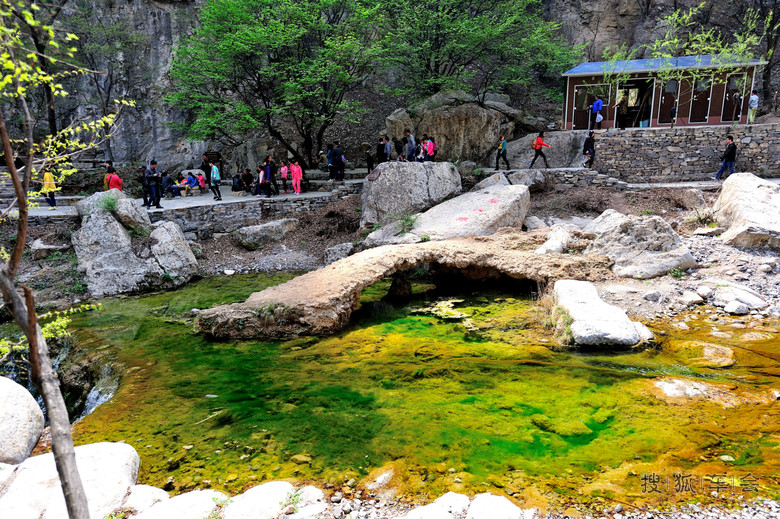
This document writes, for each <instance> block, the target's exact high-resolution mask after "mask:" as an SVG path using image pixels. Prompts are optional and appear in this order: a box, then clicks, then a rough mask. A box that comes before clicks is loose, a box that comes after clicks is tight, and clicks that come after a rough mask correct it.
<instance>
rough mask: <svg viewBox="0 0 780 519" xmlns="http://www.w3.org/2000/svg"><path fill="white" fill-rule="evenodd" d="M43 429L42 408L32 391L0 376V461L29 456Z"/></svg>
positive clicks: (15, 460)
mask: <svg viewBox="0 0 780 519" xmlns="http://www.w3.org/2000/svg"><path fill="white" fill-rule="evenodd" d="M42 432H43V412H42V411H41V408H40V407H38V404H37V402H36V401H35V399H34V398H33V397H32V395H31V394H30V392H29V391H27V390H26V389H25V388H24V387H22V386H20V385H19V384H17V383H16V382H14V381H13V380H11V379H10V378H6V377H0V438H2V441H0V463H10V464H12V465H17V464H19V463H21V462H23V461H24V460H26V459H27V457H28V456H29V455H30V452H32V450H33V448H34V447H35V444H36V443H38V439H39V438H40V437H41V433H42Z"/></svg>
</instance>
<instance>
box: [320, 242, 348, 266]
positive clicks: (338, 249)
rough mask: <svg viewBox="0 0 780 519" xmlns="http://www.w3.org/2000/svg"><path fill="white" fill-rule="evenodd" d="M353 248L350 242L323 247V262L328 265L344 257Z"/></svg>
mask: <svg viewBox="0 0 780 519" xmlns="http://www.w3.org/2000/svg"><path fill="white" fill-rule="evenodd" d="M354 250H355V246H354V245H353V244H351V243H339V244H338V245H334V246H333V247H328V248H327V249H325V256H324V263H325V264H326V265H330V264H331V263H333V262H336V261H338V260H340V259H344V258H346V257H347V256H349V255H350V254H352V251H354Z"/></svg>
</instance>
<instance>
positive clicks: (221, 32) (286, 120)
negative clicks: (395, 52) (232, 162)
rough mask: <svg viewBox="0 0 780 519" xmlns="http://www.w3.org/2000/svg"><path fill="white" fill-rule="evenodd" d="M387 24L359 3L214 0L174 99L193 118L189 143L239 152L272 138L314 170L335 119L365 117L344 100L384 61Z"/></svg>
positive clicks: (175, 71)
mask: <svg viewBox="0 0 780 519" xmlns="http://www.w3.org/2000/svg"><path fill="white" fill-rule="evenodd" d="M381 19H382V14H381V11H380V10H379V8H378V7H377V6H375V5H374V6H371V5H369V4H366V3H364V2H362V1H361V0H357V1H355V0H349V1H347V0H207V2H206V4H205V5H204V7H203V9H202V11H201V13H200V22H201V24H200V27H199V28H198V29H197V30H196V32H195V34H194V35H193V36H192V37H190V38H189V39H187V40H186V41H185V42H184V43H183V44H182V45H181V46H180V47H179V48H178V49H177V51H176V56H175V59H174V63H173V66H172V69H171V76H172V78H173V93H172V94H171V95H169V96H168V98H167V99H168V101H169V102H171V103H172V104H173V105H174V106H177V107H179V108H181V109H184V110H186V111H188V112H189V114H190V115H191V116H192V120H191V122H188V123H186V124H184V125H182V126H181V127H182V129H183V130H184V131H185V132H186V133H187V134H188V135H189V136H190V137H192V138H198V139H204V140H207V139H218V140H220V141H221V142H224V143H225V144H235V143H237V142H239V141H240V140H241V139H242V137H244V136H246V135H247V134H249V133H251V132H254V131H258V130H267V131H268V133H270V135H271V136H272V137H274V138H275V139H277V140H278V141H279V142H280V143H281V144H282V145H284V147H285V148H286V149H287V150H288V151H289V152H291V153H292V154H293V155H294V156H295V157H296V158H297V159H299V160H301V161H302V162H305V163H309V164H313V163H314V161H315V158H314V151H315V146H316V148H317V149H319V148H321V147H322V144H323V136H324V134H325V131H326V130H327V129H328V127H329V126H330V125H331V124H332V123H333V122H334V120H335V119H336V117H337V116H341V117H343V118H345V119H346V120H348V121H349V120H355V118H356V117H357V115H358V114H359V113H360V104H359V103H357V102H350V101H348V100H347V98H346V96H347V94H348V93H349V92H350V91H353V90H355V89H356V88H358V87H359V86H360V85H361V84H362V82H363V81H364V80H365V79H366V78H367V76H368V75H369V74H370V72H371V71H372V67H373V64H374V62H375V61H376V60H378V59H379V57H380V54H381V49H380V46H379V44H378V39H377V33H376V32H375V30H374V26H375V24H377V22H379V21H381ZM298 139H299V142H300V146H298V142H296V140H298Z"/></svg>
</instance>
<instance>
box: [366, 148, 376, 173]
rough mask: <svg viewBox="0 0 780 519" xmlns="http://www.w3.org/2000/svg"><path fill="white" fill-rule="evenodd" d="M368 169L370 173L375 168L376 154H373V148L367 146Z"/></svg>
mask: <svg viewBox="0 0 780 519" xmlns="http://www.w3.org/2000/svg"><path fill="white" fill-rule="evenodd" d="M366 169H367V170H368V171H367V172H368V173H371V172H372V171H373V170H374V156H373V155H372V154H371V148H369V147H368V146H366Z"/></svg>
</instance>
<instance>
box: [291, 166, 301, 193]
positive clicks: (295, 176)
mask: <svg viewBox="0 0 780 519" xmlns="http://www.w3.org/2000/svg"><path fill="white" fill-rule="evenodd" d="M290 174H291V175H292V185H293V191H295V193H296V194H298V195H300V194H301V180H303V169H301V167H300V166H299V165H298V161H297V160H295V159H294V160H293V161H292V164H290Z"/></svg>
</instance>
